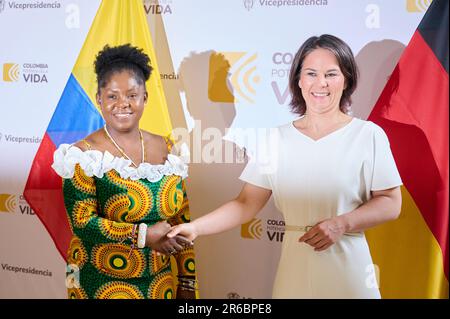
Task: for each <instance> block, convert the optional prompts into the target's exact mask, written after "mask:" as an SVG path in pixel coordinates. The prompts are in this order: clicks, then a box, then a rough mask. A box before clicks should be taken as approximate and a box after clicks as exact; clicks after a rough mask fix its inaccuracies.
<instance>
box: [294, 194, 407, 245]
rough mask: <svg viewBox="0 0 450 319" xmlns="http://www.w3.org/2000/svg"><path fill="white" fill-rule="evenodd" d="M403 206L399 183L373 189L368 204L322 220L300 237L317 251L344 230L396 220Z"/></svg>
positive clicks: (357, 229) (366, 227)
mask: <svg viewBox="0 0 450 319" xmlns="http://www.w3.org/2000/svg"><path fill="white" fill-rule="evenodd" d="M401 206H402V195H401V191H400V186H398V187H395V188H391V189H386V190H380V191H372V198H371V199H370V200H369V201H367V202H366V203H365V204H363V205H361V206H359V207H358V208H356V209H355V210H353V211H351V212H348V213H346V214H343V215H339V216H336V217H333V218H330V219H326V220H323V221H321V222H319V223H318V224H316V225H314V227H312V228H311V229H310V230H309V231H308V232H306V233H305V234H304V235H303V236H302V237H300V239H299V241H300V242H305V243H307V244H309V245H311V246H313V247H314V248H315V250H316V251H322V250H325V249H327V248H328V247H330V246H331V245H333V244H334V243H335V242H337V241H338V239H339V238H340V237H341V236H342V235H344V233H355V232H361V231H364V230H366V229H368V228H371V227H374V226H376V225H379V224H382V223H384V222H387V221H390V220H394V219H396V218H397V217H398V216H399V215H400V209H401Z"/></svg>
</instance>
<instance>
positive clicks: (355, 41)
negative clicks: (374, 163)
mask: <svg viewBox="0 0 450 319" xmlns="http://www.w3.org/2000/svg"><path fill="white" fill-rule="evenodd" d="M99 2H100V1H99V0H95V1H92V0H67V1H65V0H64V1H63V0H60V1H54V0H52V1H50V0H49V1H32V0H30V1H0V30H2V41H1V44H0V67H1V68H2V70H1V72H2V77H1V78H0V97H1V99H0V110H1V114H2V115H1V116H0V263H1V267H0V298H65V296H66V291H65V286H64V275H65V264H64V262H63V260H62V258H61V257H60V256H59V254H58V252H57V250H56V248H55V247H54V245H53V243H52V240H51V238H50V237H49V235H48V234H47V232H46V230H45V229H44V227H43V226H42V225H41V223H40V221H39V219H38V218H37V217H36V216H35V215H34V214H33V212H32V211H31V210H30V208H29V206H28V205H27V203H26V202H25V201H24V200H23V199H22V197H21V194H22V192H23V188H24V185H25V182H26V179H27V176H28V172H29V169H30V166H31V162H32V160H33V157H34V154H35V153H36V151H37V148H38V146H39V142H40V139H41V138H42V136H43V134H44V132H45V130H46V127H47V125H48V122H49V120H50V118H51V115H52V113H53V111H54V108H55V107H56V104H57V102H58V99H59V97H60V95H61V93H62V90H63V88H64V86H65V84H66V81H67V79H68V76H69V74H70V72H71V70H72V67H73V64H74V63H75V61H76V58H77V55H78V53H79V50H80V49H81V46H82V44H83V41H84V39H85V36H86V34H87V32H88V30H89V27H90V24H91V22H92V20H93V17H94V15H95V12H96V10H97V7H98V5H99ZM428 3H429V1H427V0H394V1H392V0H372V1H370V0H358V1H354V0H328V1H326V0H290V1H269V0H265V1H263V0H255V1H251V0H229V1H221V0H214V1H211V0H190V1H186V0H160V2H159V5H157V3H156V1H153V0H145V1H144V5H145V6H144V8H145V9H146V11H147V15H148V18H149V22H150V24H149V26H150V31H151V32H155V30H154V27H155V25H154V24H153V23H152V21H154V20H155V18H156V17H157V18H162V19H163V21H164V26H165V31H166V33H165V36H166V39H165V40H164V41H167V43H168V46H169V49H170V54H171V57H172V62H173V65H172V68H173V69H174V70H175V74H174V73H172V71H173V70H172V69H171V68H168V69H166V70H165V69H164V67H161V68H160V69H161V73H165V74H166V78H167V79H165V80H164V81H165V83H166V85H167V83H169V82H170V83H171V84H172V85H174V86H175V87H177V88H178V89H179V91H180V98H181V101H182V103H183V108H184V110H185V115H186V117H187V120H188V125H189V128H190V129H191V130H192V135H193V136H194V135H195V134H196V133H195V132H196V129H197V130H198V129H199V126H198V125H199V123H200V125H201V127H202V130H199V131H200V132H203V131H204V129H205V128H208V127H214V128H217V129H219V131H221V132H225V131H226V128H228V127H231V128H248V127H273V126H276V125H279V124H283V123H285V122H288V121H290V120H292V119H293V118H294V117H293V116H292V115H291V114H290V113H289V109H288V107H287V104H288V102H289V97H288V95H287V91H286V89H287V77H288V69H289V67H290V63H291V60H292V57H293V55H294V54H295V52H296V51H297V49H298V47H299V46H300V44H301V43H302V42H303V41H304V40H306V39H307V38H308V37H309V36H311V35H320V34H322V33H331V34H334V35H336V36H338V37H341V38H342V39H343V40H345V41H346V42H347V43H348V44H349V45H350V46H351V48H352V50H353V52H354V54H355V56H356V59H357V62H358V65H359V67H360V72H361V81H360V85H359V88H358V90H357V92H356V93H355V95H354V105H353V112H354V115H355V116H357V117H360V118H363V119H365V118H366V117H367V116H368V114H369V113H370V110H371V108H372V107H373V105H374V103H375V102H376V100H377V98H378V95H379V94H380V92H381V90H382V89H383V87H384V85H385V83H386V80H387V77H388V76H389V75H390V73H391V71H392V70H393V68H394V66H395V65H396V63H397V61H398V58H399V57H400V55H401V53H402V51H403V49H404V47H405V46H406V45H407V44H408V42H409V39H410V38H411V36H412V34H413V32H414V30H415V29H416V27H417V25H418V24H419V22H420V19H421V18H422V16H423V14H424V12H425V9H426V5H427V4H428ZM159 39H160V38H155V47H156V50H157V51H158V48H159V47H162V46H163V45H164V43H163V42H164V41H163V40H159ZM166 58H167V57H166ZM223 63H225V65H226V63H228V64H229V68H228V67H227V68H225V69H226V72H225V74H224V75H223V78H221V77H220V76H219V77H217V74H218V73H217V72H218V71H220V70H222V69H221V68H223ZM11 64H13V66H14V65H17V66H14V68H13V70H14V69H15V70H17V71H18V72H12V73H11V72H9V73H8V72H6V74H5V70H9V68H10V67H11ZM29 74H32V76H30V75H29ZM167 75H171V76H167ZM44 76H45V77H44ZM212 79H215V80H219V81H217V82H214V83H212ZM220 79H222V81H220ZM195 120H197V121H198V120H200V121H201V122H194V121H195ZM195 125H197V128H195ZM200 136H201V135H200ZM197 137H198V136H197ZM209 139H210V138H209ZM209 139H208V138H207V137H204V139H203V141H202V146H203V147H204V146H205V144H207V143H208V141H209ZM198 140H199V139H197V141H198ZM224 143H231V142H225V141H224ZM196 147H199V146H198V145H196ZM243 165H244V164H242V163H234V164H221V163H212V164H208V163H205V162H198V161H197V162H196V163H192V164H191V167H190V177H189V180H188V196H189V198H190V205H191V214H192V217H193V218H196V217H198V216H201V215H203V214H205V213H206V212H208V211H210V210H211V209H214V208H215V207H217V206H218V205H219V204H222V203H223V202H225V201H226V200H228V199H231V198H232V197H233V196H235V195H237V193H238V192H239V190H240V187H241V182H240V181H239V180H238V179H237V177H238V176H239V174H240V172H241V170H242V168H243ZM282 226H283V221H282V217H281V215H280V214H279V213H278V212H277V211H276V209H275V208H274V206H273V203H272V202H270V203H269V204H268V205H267V206H266V207H265V208H264V210H263V212H261V214H259V215H258V216H257V218H256V219H255V220H254V221H252V222H251V223H250V224H249V225H244V226H243V227H240V228H236V229H234V230H231V231H228V232H226V233H223V234H220V235H214V236H209V237H204V238H199V239H198V240H197V242H196V254H197V271H198V275H199V285H200V296H201V297H202V298H269V297H270V296H271V289H272V281H273V277H274V274H275V270H276V266H277V261H278V256H279V248H280V242H281V240H282V235H283V227H282Z"/></svg>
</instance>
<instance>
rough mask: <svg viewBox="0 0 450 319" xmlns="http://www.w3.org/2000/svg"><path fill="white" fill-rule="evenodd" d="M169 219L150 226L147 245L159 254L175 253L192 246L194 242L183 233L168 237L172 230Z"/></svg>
mask: <svg viewBox="0 0 450 319" xmlns="http://www.w3.org/2000/svg"><path fill="white" fill-rule="evenodd" d="M171 229H172V228H171V226H170V224H169V223H168V222H167V221H162V222H158V223H156V224H154V225H152V226H148V228H147V234H146V240H145V246H147V247H150V248H151V249H153V250H154V251H156V253H157V254H164V255H169V256H170V255H174V254H177V253H179V252H180V251H182V250H183V249H185V248H188V247H192V246H193V245H194V243H193V242H192V241H190V240H189V239H187V238H186V237H184V236H182V235H179V234H177V235H175V236H171V237H168V236H167V234H168V233H169V232H170V230H171Z"/></svg>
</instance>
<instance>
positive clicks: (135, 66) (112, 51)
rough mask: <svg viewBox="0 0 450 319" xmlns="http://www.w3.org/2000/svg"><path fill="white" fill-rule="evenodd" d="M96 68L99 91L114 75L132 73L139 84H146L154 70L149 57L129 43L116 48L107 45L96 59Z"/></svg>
mask: <svg viewBox="0 0 450 319" xmlns="http://www.w3.org/2000/svg"><path fill="white" fill-rule="evenodd" d="M94 67H95V73H96V74H97V85H98V86H97V87H98V90H100V88H103V87H105V85H106V82H108V80H109V78H110V76H111V75H112V74H113V73H116V72H121V71H124V70H127V71H131V72H132V73H133V74H134V76H135V77H136V80H137V81H138V83H139V84H144V83H145V82H146V81H147V80H148V79H149V78H150V75H151V73H152V70H153V68H152V67H151V65H150V58H149V57H148V55H147V54H145V53H144V52H143V50H142V49H139V48H137V47H134V46H131V45H130V44H129V43H128V44H124V45H119V46H115V47H110V46H109V45H105V46H104V47H103V49H102V50H101V51H100V52H99V53H98V54H97V56H96V57H95V62H94Z"/></svg>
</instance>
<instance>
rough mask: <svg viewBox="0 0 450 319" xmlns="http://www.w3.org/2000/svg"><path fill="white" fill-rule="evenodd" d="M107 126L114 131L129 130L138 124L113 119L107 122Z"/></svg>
mask: <svg viewBox="0 0 450 319" xmlns="http://www.w3.org/2000/svg"><path fill="white" fill-rule="evenodd" d="M107 124H108V126H109V127H112V128H113V129H114V130H116V131H119V132H120V131H122V132H126V131H129V130H131V129H133V128H135V127H137V126H138V124H137V123H134V122H117V121H113V122H110V123H107Z"/></svg>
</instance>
